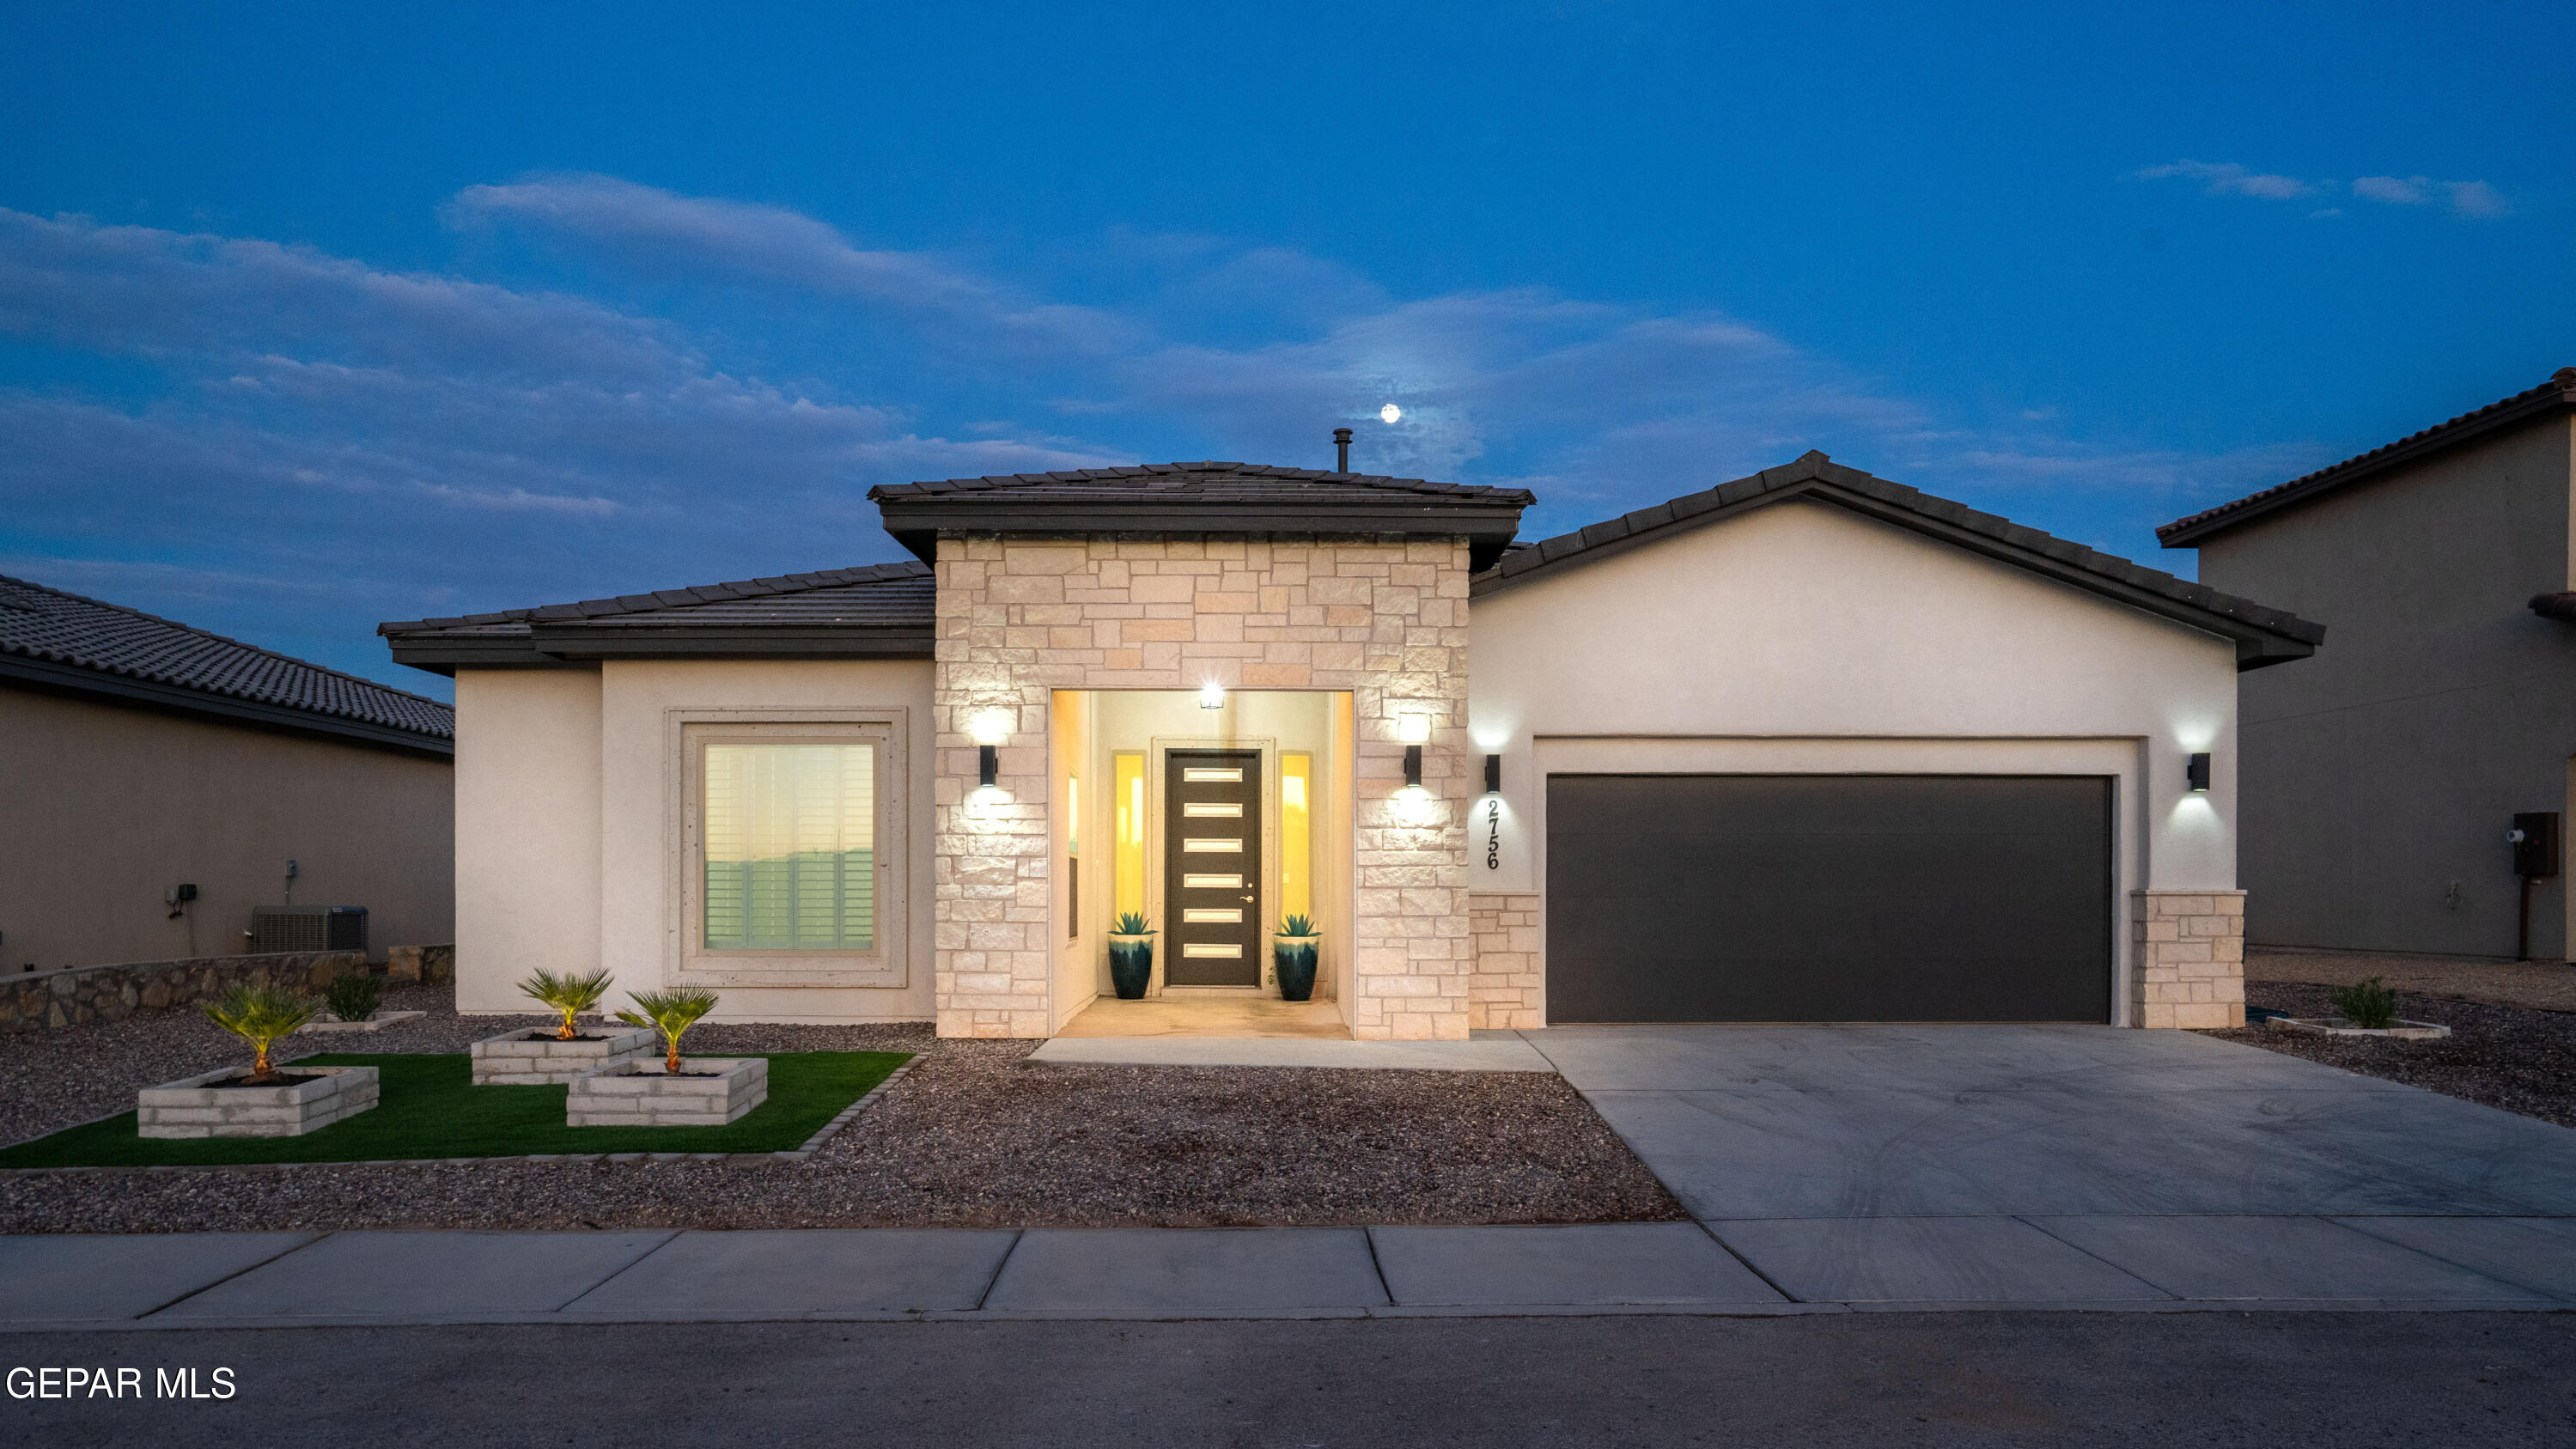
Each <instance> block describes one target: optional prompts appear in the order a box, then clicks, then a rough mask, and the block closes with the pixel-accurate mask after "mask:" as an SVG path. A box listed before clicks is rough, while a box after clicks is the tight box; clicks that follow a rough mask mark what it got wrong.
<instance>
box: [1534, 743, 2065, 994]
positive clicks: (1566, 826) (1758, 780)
mask: <svg viewBox="0 0 2576 1449" xmlns="http://www.w3.org/2000/svg"><path fill="white" fill-rule="evenodd" d="M1547 1008H1548V1019H1549V1020H1551V1021H1560V1022H1570V1021H2096V1022H2098V1021H2108V1020H2110V1015H2111V782H2110V781H2109V780H2107V779H2100V778H2090V777H2073V778H2070V777H2064V776H2045V777H2041V776H1992V775H1975V776H1968V775H1551V776H1549V777H1548V781H1547Z"/></svg>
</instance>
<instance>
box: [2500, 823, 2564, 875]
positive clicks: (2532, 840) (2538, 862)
mask: <svg viewBox="0 0 2576 1449" xmlns="http://www.w3.org/2000/svg"><path fill="white" fill-rule="evenodd" d="M2506 839H2508V840H2511V841H2512V842H2513V873H2514V874H2515V875H2518V876H2521V877H2522V878H2523V879H2524V880H2547V879H2549V878H2550V877H2551V876H2554V875H2556V874H2558V812H2557V811H2555V810H2532V811H2527V812H2523V813H2520V814H2517V815H2515V816H2514V817H2513V834H2511V835H2510V836H2507V837H2506Z"/></svg>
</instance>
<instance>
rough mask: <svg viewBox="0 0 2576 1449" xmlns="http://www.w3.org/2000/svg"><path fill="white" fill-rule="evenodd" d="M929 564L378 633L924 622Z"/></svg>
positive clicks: (786, 577) (404, 625) (744, 583)
mask: <svg viewBox="0 0 2576 1449" xmlns="http://www.w3.org/2000/svg"><path fill="white" fill-rule="evenodd" d="M930 608H931V605H930V566H929V565H927V564H919V563H913V562H911V561H910V560H906V561H904V562H902V563H890V564H869V565H866V566H865V567H861V568H849V569H822V570H818V571H816V572H814V573H807V574H781V575H779V576H777V577H775V578H766V579H738V580H736V581H734V582H732V583H729V584H699V585H697V586H695V587H693V588H686V589H658V590H656V591H654V592H652V593H649V594H622V595H620V596H618V597H617V598H613V599H584V600H582V601H581V602H580V603H577V604H544V605H540V606H538V607H536V608H533V609H505V610H503V611H501V612H499V613H496V614H460V615H457V616H455V617H453V618H443V619H412V620H408V621H403V622H397V623H390V624H378V625H377V626H376V632H377V633H379V634H382V635H385V636H387V637H391V636H394V635H397V634H423V633H451V634H453V633H469V632H487V633H488V632H493V631H496V630H507V629H511V628H517V629H519V630H520V631H521V632H525V629H526V626H529V625H533V624H539V623H558V622H561V623H575V622H579V623H589V622H593V621H596V622H602V623H614V622H618V621H622V620H632V619H638V618H646V619H660V620H674V619H687V620H708V621H716V620H722V621H725V622H733V623H765V622H771V621H773V620H774V621H778V622H812V621H814V620H815V619H816V618H818V617H825V616H833V615H836V614H838V613H843V612H846V613H847V614H849V615H850V616H851V618H852V620H853V621H854V622H867V621H869V620H871V619H882V621H883V622H887V623H907V624H908V623H914V622H922V623H927V622H928V621H929V619H930Z"/></svg>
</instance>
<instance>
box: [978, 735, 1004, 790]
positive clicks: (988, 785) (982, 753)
mask: <svg viewBox="0 0 2576 1449" xmlns="http://www.w3.org/2000/svg"><path fill="white" fill-rule="evenodd" d="M1001 775H1002V751H1001V749H1000V747H998V746H995V745H977V746H976V747H975V784H976V787H977V788H979V789H984V790H990V789H992V788H993V787H994V786H995V785H996V784H998V783H1000V781H1001Z"/></svg>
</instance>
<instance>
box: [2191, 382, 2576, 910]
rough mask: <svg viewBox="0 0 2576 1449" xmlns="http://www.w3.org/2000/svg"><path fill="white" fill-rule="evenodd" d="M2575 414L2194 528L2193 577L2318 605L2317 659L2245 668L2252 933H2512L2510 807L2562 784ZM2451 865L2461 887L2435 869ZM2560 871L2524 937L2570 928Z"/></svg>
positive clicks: (2534, 801)
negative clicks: (2561, 606) (2541, 606)
mask: <svg viewBox="0 0 2576 1449" xmlns="http://www.w3.org/2000/svg"><path fill="white" fill-rule="evenodd" d="M2572 448H2576V423H2571V422H2570V420H2568V419H2567V418H2564V417H2559V418H2552V419H2544V420H2538V421H2535V422H2533V423H2532V424H2530V425H2528V426H2525V427H2523V428H2520V429H2517V430H2515V431H2513V432H2511V433H2508V434H2505V435H2503V436H2501V437H2497V438H2493V439H2489V440H2486V441H2483V442H2478V443H2471V444H2467V445H2463V446H2461V447H2458V448H2454V449H2451V450H2450V451H2447V452H2444V453H2441V454H2438V455H2436V456H2434V457H2432V458H2430V459H2427V460H2425V461H2423V462H2421V463H2418V464H2415V465H2413V466H2411V467H2406V468H2402V469H2396V470H2392V471H2391V472H2389V473H2387V474H2384V475H2381V476H2379V477H2376V478H2372V479H2369V480H2366V481H2363V482H2360V483H2355V484H2352V485H2349V486H2348V487H2345V488H2342V489H2339V490H2337V491H2335V492H2332V493H2329V494H2326V495H2324V496H2322V497H2320V498H2317V499H2315V500H2312V501H2310V502H2307V503H2303V504H2300V505H2298V506H2296V507H2292V508H2287V509H2284V510H2282V511H2281V512H2279V513H2276V514H2271V515H2266V516H2264V517H2261V518H2257V519H2254V520H2250V521H2248V522H2246V523H2244V524H2240V525H2238V526H2237V527H2234V528H2231V529H2229V530H2227V531H2226V532H2224V533H2220V534H2218V535H2216V536H2215V537H2213V538H2211V539H2209V540H2208V541H2207V542H2206V543H2204V544H2202V545H2201V547H2200V577H2201V579H2202V580H2203V581H2204V582H2206V583H2208V584H2210V585H2211V586H2213V587H2215V588H2221V589H2226V590H2229V591H2230V592H2236V593H2243V594H2246V595H2249V596H2250V597H2253V598H2258V599H2260V600H2262V601H2263V602H2264V603H2266V604H2270V605H2273V606H2275V607H2277V608H2283V609H2288V610H2291V611H2293V612H2295V613H2297V614H2299V615H2301V616H2302V617H2304V618H2309V619H2314V620H2316V621H2317V622H2319V623H2321V624H2324V625H2325V626H2326V630H2327V633H2326V646H2325V647H2324V648H2323V649H2321V650H2319V651H2318V652H2317V656H2316V657H2315V658H2313V659H2309V660H2305V661H2303V662H2301V663H2298V664H2293V665H2286V666H2283V667H2280V668H2276V669H2265V670H2259V671H2257V672H2255V673H2253V674H2250V675H2247V676H2246V678H2245V685H2244V726H2243V728H2244V736H2245V775H2246V788H2245V795H2244V807H2243V810H2244V813H2243V822H2244V839H2245V847H2244V856H2243V873H2244V881H2245V885H2246V889H2247V892H2248V894H2247V899H2246V907H2245V910H2246V935H2247V938H2248V939H2249V940H2251V941H2253V942H2256V943H2258V944H2272V945H2295V946H2334V947H2344V948H2349V949H2360V950H2377V951H2423V952H2434V953H2441V954H2456V955H2476V956H2510V955H2512V954H2513V949H2514V929H2515V915H2516V912H2517V909H2518V906H2519V895H2520V890H2521V885H2520V882H2519V880H2518V879H2517V878H2516V877H2515V875H2514V874H2513V869H2512V865H2513V860H2512V854H2511V851H2510V848H2509V847H2508V846H2507V845H2506V844H2505V839H2504V835H2505V831H2506V829H2507V828H2508V827H2509V826H2510V825H2511V824H2512V823H2513V822H2512V817H2513V815H2514V813H2515V812H2516V811H2524V810H2557V811H2561V812H2564V811H2565V810H2566V809H2567V808H2568V798H2567V790H2568V772H2569V762H2570V759H2571V757H2576V687H2571V686H2576V626H2571V625H2568V624H2564V623H2560V622H2557V621H2555V620H2550V619H2544V618H2541V617H2539V616H2537V615H2535V614H2533V613H2532V612H2531V611H2530V608H2529V601H2530V599H2531V596H2532V595H2533V594H2537V593H2556V592H2559V591H2561V590H2565V589H2570V588H2576V564H2571V554H2570V548H2569V529H2570V527H2571V523H2576V519H2571V513H2570V509H2569V504H2568V499H2569V489H2570V482H2571V468H2570V461H2569V457H2570V451H2571V449H2572ZM2454 882H2456V883H2457V886H2458V889H2457V891H2456V892H2454V890H2453V889H2452V887H2453V883H2454ZM2567 901H2568V897H2567V890H2566V881H2565V877H2564V876H2563V875H2562V876H2561V877H2560V878H2558V879H2556V880H2551V881H2545V882H2542V883H2541V884H2540V885H2539V887H2538V888H2537V889H2536V890H2535V891H2534V893H2533V901H2532V950H2533V952H2534V954H2535V955H2539V956H2544V957H2551V958H2563V957H2564V956H2565V955H2566V954H2567V949H2568V931H2567Z"/></svg>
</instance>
